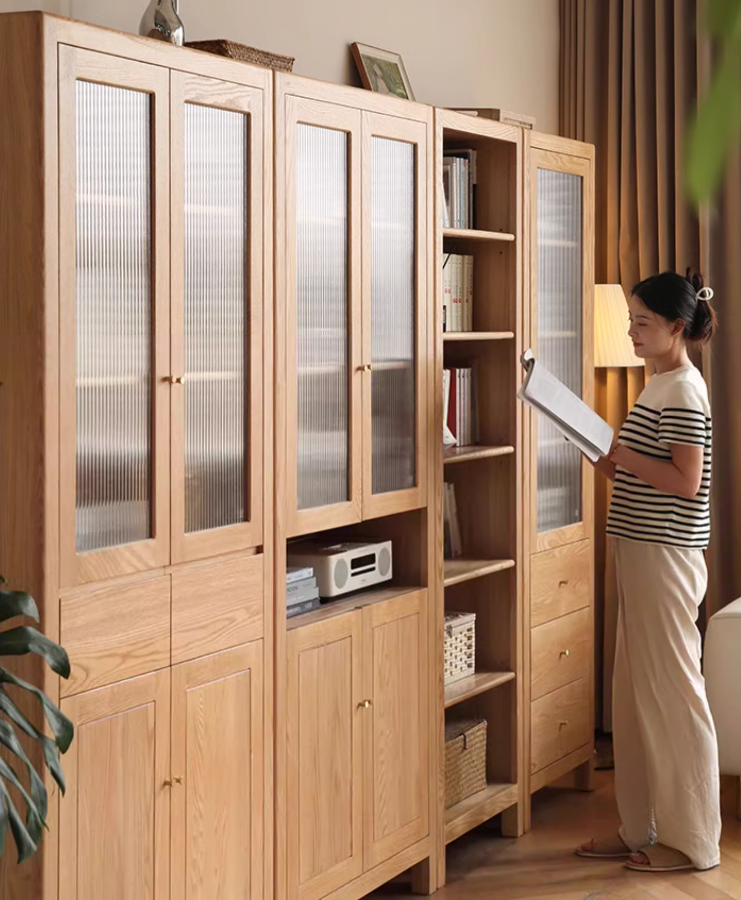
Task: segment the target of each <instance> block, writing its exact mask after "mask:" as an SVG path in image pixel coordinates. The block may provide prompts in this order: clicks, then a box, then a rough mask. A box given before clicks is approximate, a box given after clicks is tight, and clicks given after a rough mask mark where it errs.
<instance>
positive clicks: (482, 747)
mask: <svg viewBox="0 0 741 900" xmlns="http://www.w3.org/2000/svg"><path fill="white" fill-rule="evenodd" d="M485 788H486V719H465V720H462V721H453V722H447V723H446V725H445V808H446V809H449V808H450V807H451V806H455V804H456V803H460V802H461V800H465V799H466V797H470V796H471V795H472V794H478V792H479V791H483V790H484V789H485Z"/></svg>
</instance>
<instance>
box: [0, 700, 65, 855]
mask: <svg viewBox="0 0 741 900" xmlns="http://www.w3.org/2000/svg"><path fill="white" fill-rule="evenodd" d="M0 711H1V712H4V713H5V715H6V716H7V717H8V718H9V719H10V720H11V722H13V723H14V724H15V725H17V726H18V728H20V729H21V731H22V732H23V733H24V734H27V735H28V736H29V737H31V738H34V739H35V740H37V741H38V742H39V743H40V744H41V745H42V746H43V748H44V760H45V762H46V767H47V769H48V770H49V771H50V772H51V775H52V778H53V779H54V781H56V783H57V784H58V785H59V790H60V791H61V792H62V794H64V793H65V791H66V790H67V784H66V782H65V779H64V772H63V771H62V764H61V763H60V761H59V751H58V750H57V745H56V744H55V743H54V741H53V740H52V739H51V738H48V737H47V736H46V735H45V734H42V733H41V732H40V731H39V730H38V729H37V728H35V727H34V726H33V725H32V724H31V723H30V722H29V721H28V719H27V718H26V717H25V716H24V715H23V713H22V712H21V711H20V710H19V709H18V707H17V706H16V705H15V703H14V702H13V699H12V698H11V696H10V694H8V692H7V691H6V690H5V688H0ZM0 856H2V852H0Z"/></svg>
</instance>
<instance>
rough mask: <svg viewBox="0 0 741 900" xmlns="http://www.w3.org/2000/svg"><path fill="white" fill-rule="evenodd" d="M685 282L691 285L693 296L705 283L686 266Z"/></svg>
mask: <svg viewBox="0 0 741 900" xmlns="http://www.w3.org/2000/svg"><path fill="white" fill-rule="evenodd" d="M687 281H689V283H690V284H691V285H692V287H693V289H694V291H695V294H697V292H698V291H701V290H702V289H703V288H704V287H705V281H704V280H703V277H702V275H701V274H700V273H699V272H698V271H696V270H695V269H693V268H692V266H688V268H687Z"/></svg>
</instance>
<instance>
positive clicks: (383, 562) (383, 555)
mask: <svg viewBox="0 0 741 900" xmlns="http://www.w3.org/2000/svg"><path fill="white" fill-rule="evenodd" d="M390 568H391V554H390V553H389V551H388V547H382V548H381V552H380V553H379V554H378V571H379V573H380V574H381V577H382V578H385V577H386V576H387V575H388V573H389V569H390Z"/></svg>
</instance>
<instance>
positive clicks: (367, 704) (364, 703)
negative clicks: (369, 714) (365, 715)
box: [358, 700, 373, 709]
mask: <svg viewBox="0 0 741 900" xmlns="http://www.w3.org/2000/svg"><path fill="white" fill-rule="evenodd" d="M371 706H373V701H372V700H362V701H361V702H360V704H359V707H358V708H359V709H370V708H371Z"/></svg>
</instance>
